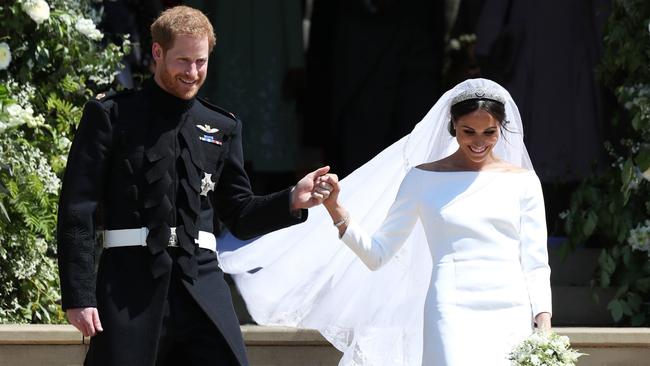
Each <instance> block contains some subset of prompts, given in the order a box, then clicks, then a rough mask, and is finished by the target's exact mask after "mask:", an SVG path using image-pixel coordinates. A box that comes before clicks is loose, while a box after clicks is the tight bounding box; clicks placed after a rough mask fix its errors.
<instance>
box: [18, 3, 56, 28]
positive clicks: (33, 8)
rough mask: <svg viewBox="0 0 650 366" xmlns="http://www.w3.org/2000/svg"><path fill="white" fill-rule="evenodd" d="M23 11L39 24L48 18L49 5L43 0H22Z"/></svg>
mask: <svg viewBox="0 0 650 366" xmlns="http://www.w3.org/2000/svg"><path fill="white" fill-rule="evenodd" d="M23 11H24V12H25V13H27V15H29V17H30V18H32V20H33V21H35V22H36V24H41V23H43V22H44V21H46V20H48V19H49V18H50V5H48V3H47V2H46V1H45V0H26V1H25V2H23Z"/></svg>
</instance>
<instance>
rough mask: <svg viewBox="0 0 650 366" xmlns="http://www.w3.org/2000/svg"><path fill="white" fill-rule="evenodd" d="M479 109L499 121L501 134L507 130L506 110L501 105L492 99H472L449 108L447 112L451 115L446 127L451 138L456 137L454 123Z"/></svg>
mask: <svg viewBox="0 0 650 366" xmlns="http://www.w3.org/2000/svg"><path fill="white" fill-rule="evenodd" d="M479 109H482V110H484V111H486V112H488V113H489V114H491V115H492V117H494V118H495V119H496V120H497V121H499V127H500V128H501V132H503V130H504V129H505V130H506V131H508V129H507V128H506V127H505V125H507V124H508V121H507V120H506V108H505V106H504V105H503V103H501V102H498V101H496V100H492V99H481V98H474V99H467V100H464V101H462V102H458V103H456V104H454V105H452V106H451V108H450V111H449V114H451V120H450V121H449V127H448V129H449V133H450V134H451V135H452V136H454V137H456V128H455V127H454V122H455V121H457V120H458V119H459V118H461V117H462V116H464V115H467V114H470V113H472V112H475V111H477V110H479Z"/></svg>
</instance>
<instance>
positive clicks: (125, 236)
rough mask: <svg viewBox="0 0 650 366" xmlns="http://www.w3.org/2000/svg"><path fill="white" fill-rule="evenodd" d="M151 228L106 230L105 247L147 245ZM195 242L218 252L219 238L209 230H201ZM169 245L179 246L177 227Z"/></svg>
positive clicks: (173, 229)
mask: <svg viewBox="0 0 650 366" xmlns="http://www.w3.org/2000/svg"><path fill="white" fill-rule="evenodd" d="M148 234H149V229H147V228H146V227H141V228H138V229H121V230H104V248H119V247H133V246H143V247H146V246H147V235H148ZM194 242H195V243H196V244H198V245H199V248H204V249H209V250H211V251H213V252H215V253H216V252H217V238H215V236H214V234H212V233H209V232H207V231H199V238H198V239H194ZM167 246H170V247H177V246H178V237H177V236H176V228H175V227H173V228H171V235H170V236H169V243H168V244H167Z"/></svg>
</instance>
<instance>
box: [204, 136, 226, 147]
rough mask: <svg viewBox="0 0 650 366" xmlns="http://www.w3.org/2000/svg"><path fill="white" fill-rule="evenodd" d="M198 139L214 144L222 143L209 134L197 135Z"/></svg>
mask: <svg viewBox="0 0 650 366" xmlns="http://www.w3.org/2000/svg"><path fill="white" fill-rule="evenodd" d="M199 140H201V141H205V142H209V143H211V144H215V145H222V144H223V142H221V141H219V140H215V139H214V136H210V135H203V136H199Z"/></svg>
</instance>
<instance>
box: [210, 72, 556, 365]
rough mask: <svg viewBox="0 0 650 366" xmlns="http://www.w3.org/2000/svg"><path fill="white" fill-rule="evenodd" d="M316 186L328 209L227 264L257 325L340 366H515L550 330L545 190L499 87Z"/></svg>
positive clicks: (471, 92)
mask: <svg viewBox="0 0 650 366" xmlns="http://www.w3.org/2000/svg"><path fill="white" fill-rule="evenodd" d="M360 138H361V137H360ZM319 185H320V190H321V192H322V191H329V190H331V191H332V193H331V195H330V196H329V198H327V200H326V201H325V203H324V207H325V209H326V210H322V209H321V210H320V211H314V212H313V213H314V214H313V215H312V217H310V219H309V220H308V221H307V223H306V224H304V225H301V226H297V227H293V228H288V229H285V230H282V231H280V232H276V233H272V234H269V235H266V236H264V237H261V238H260V239H258V240H256V241H255V242H253V243H252V244H250V245H248V246H246V247H243V248H241V249H239V250H237V251H234V252H230V253H222V254H221V260H222V266H223V268H224V270H225V271H226V272H230V273H233V274H234V278H235V281H236V282H237V285H238V287H239V289H240V291H241V292H242V295H243V297H244V299H245V300H246V302H247V305H248V308H249V311H250V313H251V315H252V316H253V317H254V318H255V320H256V321H258V323H260V324H269V325H288V326H295V327H302V328H315V329H318V330H319V331H320V332H321V333H322V334H323V335H324V336H325V337H326V338H327V339H328V340H329V341H330V342H332V344H333V345H334V346H336V347H337V348H338V349H340V350H341V351H343V352H344V356H343V358H342V360H341V362H340V365H433V366H438V365H459V366H465V365H475V364H484V365H508V364H509V361H508V360H507V355H508V351H509V350H510V349H511V348H512V347H513V346H514V345H515V344H516V343H518V342H519V341H520V340H522V339H523V338H524V337H526V336H527V335H529V334H530V333H531V332H532V328H533V325H534V324H535V323H536V324H537V326H538V327H540V328H544V329H548V328H550V326H551V323H550V317H551V290H550V283H549V277H550V269H549V266H548V259H547V251H546V225H545V213H544V202H543V197H542V191H541V186H540V183H539V179H538V178H537V176H536V175H535V173H534V171H532V165H531V163H530V159H529V157H528V154H527V152H526V149H525V146H524V144H523V132H522V126H521V118H520V116H519V112H518V110H517V107H516V105H515V103H514V101H513V100H512V98H511V97H510V95H509V93H508V92H507V91H506V90H505V89H503V88H502V87H501V86H499V85H498V84H496V83H494V82H492V81H489V80H485V79H475V80H467V81H464V82H462V83H460V84H459V85H457V86H456V87H454V88H453V89H452V90H450V91H448V92H447V93H445V94H444V95H443V96H442V97H441V98H440V99H439V100H438V102H437V103H436V104H435V105H434V106H433V108H432V109H431V111H429V113H428V114H427V115H426V116H425V118H424V119H423V121H422V122H420V123H419V124H418V125H416V127H415V128H414V130H413V131H412V133H411V134H409V135H408V136H406V137H404V138H402V139H401V140H399V141H398V142H396V143H395V144H393V145H392V146H390V147H389V148H387V149H386V150H384V151H383V152H382V153H380V154H379V155H378V156H376V157H375V158H374V159H372V160H371V161H370V162H368V163H366V164H365V165H364V166H362V167H361V168H359V169H358V170H357V171H355V172H354V173H352V174H351V175H350V176H348V177H347V178H346V179H344V180H342V181H341V182H340V183H339V182H338V179H337V177H336V176H335V175H331V174H330V175H326V176H323V177H321V178H320V180H319ZM315 194H318V192H315ZM346 207H347V208H346ZM328 214H329V216H330V217H331V219H332V220H333V221H334V226H332V225H331V224H328V223H327V221H328V220H327V218H326V215H328ZM337 231H338V235H339V238H341V240H342V241H343V243H345V246H343V245H340V244H338V243H340V241H338V239H337V237H336V234H337ZM369 269H370V270H369Z"/></svg>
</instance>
